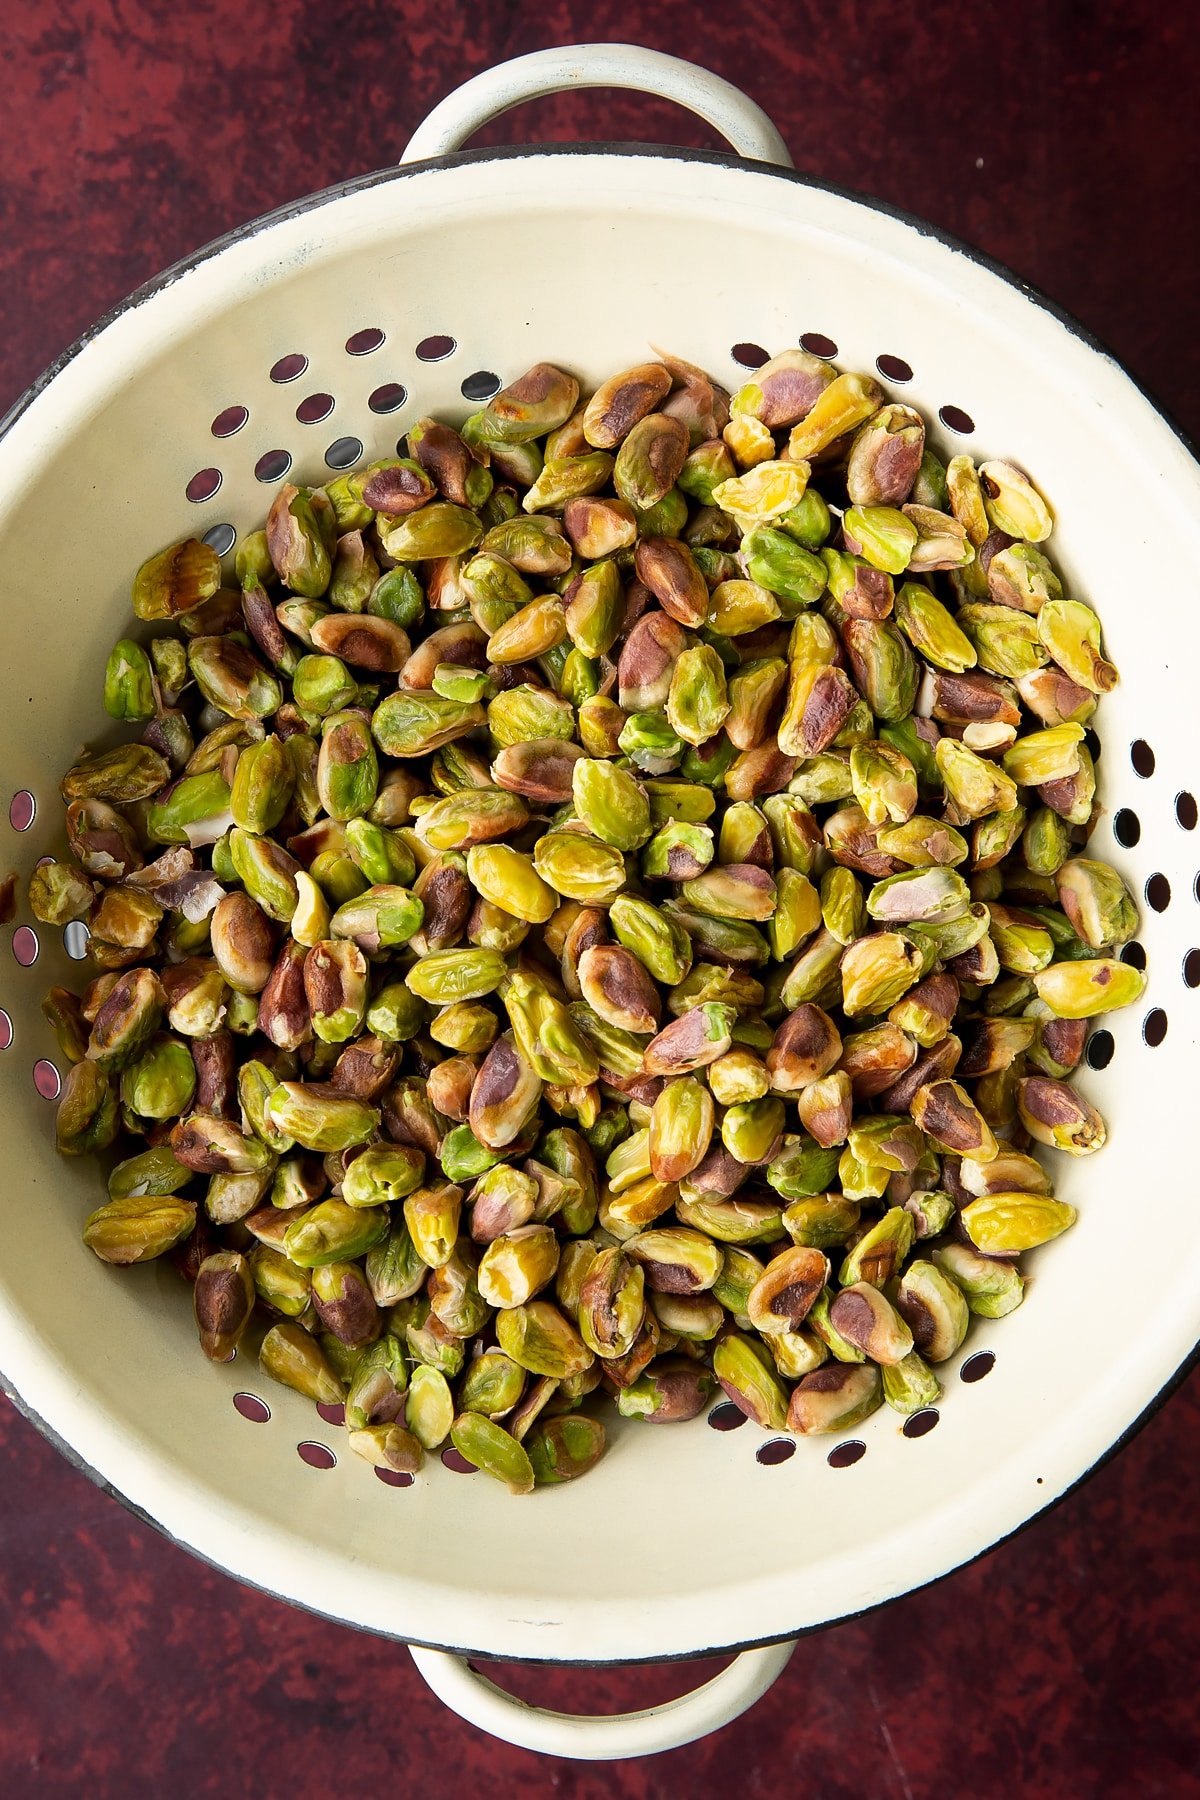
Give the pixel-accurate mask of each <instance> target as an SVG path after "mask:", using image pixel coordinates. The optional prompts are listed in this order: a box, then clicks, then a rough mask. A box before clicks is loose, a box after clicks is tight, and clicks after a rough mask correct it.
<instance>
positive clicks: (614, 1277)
mask: <svg viewBox="0 0 1200 1800" xmlns="http://www.w3.org/2000/svg"><path fill="white" fill-rule="evenodd" d="M645 1316H646V1298H645V1273H644V1271H643V1269H642V1267H641V1265H640V1264H639V1263H638V1262H636V1261H635V1260H634V1259H633V1258H632V1257H631V1256H630V1255H629V1254H628V1251H627V1248H626V1247H625V1246H622V1245H620V1244H617V1245H614V1246H612V1247H611V1248H609V1249H605V1250H601V1251H600V1252H599V1254H598V1255H597V1256H595V1257H594V1258H593V1259H592V1262H591V1263H590V1265H589V1267H588V1270H587V1273H586V1274H585V1275H584V1277H583V1280H582V1282H581V1283H580V1288H579V1303H578V1318H579V1331H580V1335H581V1336H582V1338H583V1341H584V1343H585V1344H586V1345H587V1346H588V1348H589V1349H590V1350H592V1351H594V1352H595V1354H596V1355H597V1356H599V1357H602V1358H604V1359H605V1360H606V1361H611V1360H614V1359H615V1358H617V1357H620V1356H627V1355H628V1353H629V1352H630V1350H632V1348H633V1346H634V1344H635V1343H636V1341H637V1338H638V1334H639V1332H640V1331H641V1329H642V1325H643V1322H644V1320H645Z"/></svg>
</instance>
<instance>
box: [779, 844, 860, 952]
mask: <svg viewBox="0 0 1200 1800" xmlns="http://www.w3.org/2000/svg"><path fill="white" fill-rule="evenodd" d="M789 872H791V873H793V874H794V871H789ZM782 873H783V871H781V874H782ZM797 879H799V880H801V881H804V883H805V886H806V887H807V888H809V889H810V891H811V884H810V883H809V882H808V881H807V880H806V879H805V877H803V876H799V877H797ZM781 891H782V890H781ZM805 916H806V922H808V921H811V923H810V924H809V931H808V933H807V934H806V935H811V934H812V932H813V931H815V930H816V929H817V927H818V926H819V925H821V924H824V926H825V929H826V931H827V932H829V934H830V936H831V937H835V938H836V939H837V941H838V943H839V944H842V945H847V944H852V943H853V942H854V940H855V938H858V937H861V936H862V934H863V930H864V928H865V926H866V902H865V898H864V895H863V891H862V888H861V886H860V885H859V881H858V877H857V876H856V875H855V873H854V870H853V869H847V868H844V867H843V866H842V865H841V864H840V863H834V864H833V865H832V866H831V867H830V868H828V869H826V871H825V873H824V874H823V875H822V877H821V886H820V889H819V911H818V912H817V914H816V917H815V918H813V917H812V911H811V909H809V910H808V911H807V912H806V915H805Z"/></svg>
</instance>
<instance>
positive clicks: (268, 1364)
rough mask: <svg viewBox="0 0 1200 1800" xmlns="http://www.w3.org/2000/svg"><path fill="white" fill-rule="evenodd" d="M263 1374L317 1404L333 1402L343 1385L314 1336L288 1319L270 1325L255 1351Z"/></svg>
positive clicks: (337, 1398)
mask: <svg viewBox="0 0 1200 1800" xmlns="http://www.w3.org/2000/svg"><path fill="white" fill-rule="evenodd" d="M258 1360H259V1364H260V1366H261V1368H262V1371H263V1373H264V1374H265V1375H269V1376H270V1377H271V1379H272V1381H278V1382H280V1383H281V1384H282V1385H283V1386H284V1387H290V1388H294V1389H295V1390H296V1392H297V1393H298V1394H304V1395H305V1396H306V1397H307V1398H308V1399H309V1400H315V1401H316V1402H317V1403H318V1405H324V1406H336V1405H338V1404H339V1403H340V1402H341V1400H342V1398H343V1396H344V1395H345V1391H346V1390H345V1387H344V1385H343V1383H342V1380H341V1378H340V1376H338V1375H336V1374H335V1373H334V1371H333V1368H332V1366H331V1364H330V1362H329V1359H328V1357H327V1356H326V1355H325V1353H324V1351H323V1350H322V1348H321V1346H320V1345H319V1344H318V1343H317V1341H316V1339H315V1338H314V1337H312V1336H310V1334H309V1333H308V1332H307V1331H305V1330H304V1328H303V1326H301V1325H295V1324H293V1323H292V1322H291V1321H290V1320H285V1321H284V1322H283V1324H280V1325H272V1327H271V1329H270V1331H268V1333H267V1335H266V1337H265V1338H264V1339H263V1341H262V1346H261V1348H260V1350H259V1353H258Z"/></svg>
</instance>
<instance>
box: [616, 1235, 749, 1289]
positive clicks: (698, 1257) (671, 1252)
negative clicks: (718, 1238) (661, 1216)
mask: <svg viewBox="0 0 1200 1800" xmlns="http://www.w3.org/2000/svg"><path fill="white" fill-rule="evenodd" d="M624 1247H625V1249H626V1250H627V1251H628V1253H629V1255H630V1256H632V1257H633V1258H634V1260H635V1261H636V1262H639V1263H640V1264H641V1265H642V1269H643V1271H644V1274H645V1280H646V1286H647V1287H649V1288H651V1289H652V1290H653V1291H654V1292H655V1293H663V1294H699V1293H703V1292H704V1290H705V1289H706V1288H710V1287H711V1286H712V1285H713V1283H714V1281H716V1280H717V1278H718V1277H719V1275H720V1273H721V1267H722V1264H723V1262H724V1260H725V1259H724V1253H723V1251H722V1249H721V1246H720V1244H718V1243H715V1242H714V1241H713V1239H712V1238H711V1237H709V1236H708V1235H707V1234H706V1233H705V1232H704V1231H700V1230H697V1229H696V1228H695V1227H694V1226H689V1225H664V1226H653V1227H652V1228H651V1229H650V1230H649V1231H642V1232H639V1233H638V1235H637V1236H636V1237H632V1238H629V1239H628V1240H627V1241H626V1243H625V1246H624Z"/></svg>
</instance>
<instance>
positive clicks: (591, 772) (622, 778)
mask: <svg viewBox="0 0 1200 1800" xmlns="http://www.w3.org/2000/svg"><path fill="white" fill-rule="evenodd" d="M571 792H572V796H573V799H574V805H575V812H576V814H577V816H578V817H579V819H580V820H582V822H583V824H584V825H586V826H587V828H588V830H589V831H590V832H592V834H593V835H594V836H595V837H597V838H599V839H600V841H601V842H602V843H605V844H611V845H612V846H613V848H614V849H617V850H636V849H637V847H638V845H639V844H644V843H645V841H646V839H647V838H648V837H649V836H650V806H649V802H648V800H647V798H646V794H645V790H644V789H643V788H642V786H641V784H640V783H639V782H637V781H635V780H634V778H633V776H632V775H630V774H629V773H628V771H627V770H625V769H622V768H620V767H619V766H618V764H616V763H613V762H606V761H602V760H597V759H594V758H591V757H581V758H580V760H579V761H578V762H577V763H576V764H575V765H574V767H573V769H572V771H571Z"/></svg>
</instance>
